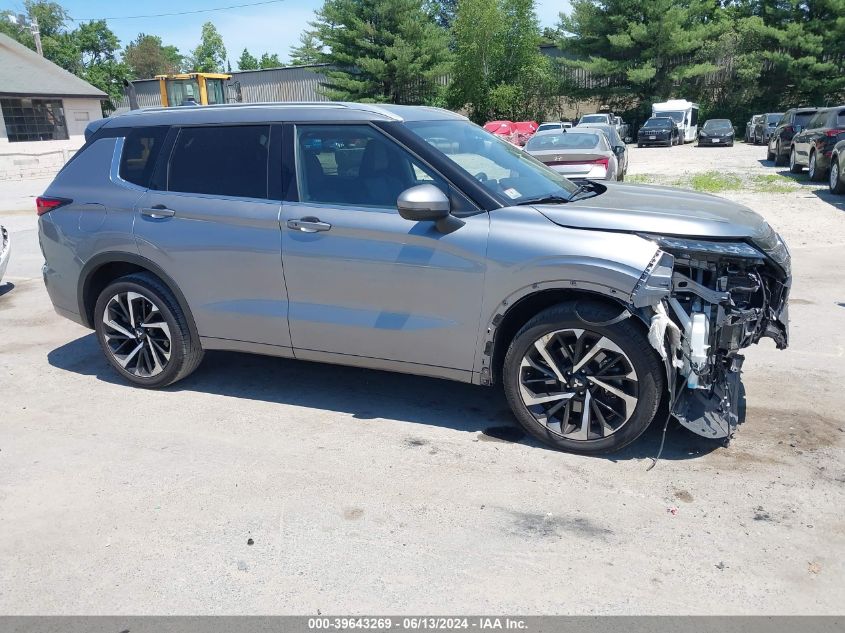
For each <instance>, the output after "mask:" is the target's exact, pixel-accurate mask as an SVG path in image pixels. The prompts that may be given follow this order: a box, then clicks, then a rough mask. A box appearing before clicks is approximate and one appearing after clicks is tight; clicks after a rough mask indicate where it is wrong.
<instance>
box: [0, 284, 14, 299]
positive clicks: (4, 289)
mask: <svg viewBox="0 0 845 633" xmlns="http://www.w3.org/2000/svg"><path fill="white" fill-rule="evenodd" d="M14 289H15V284H13V283H12V282H11V281H7V282H6V283H0V297H2V296H3V295H6V294H9V293H10V292H12V290H14Z"/></svg>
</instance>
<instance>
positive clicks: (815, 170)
mask: <svg viewBox="0 0 845 633" xmlns="http://www.w3.org/2000/svg"><path fill="white" fill-rule="evenodd" d="M807 175H808V176H809V177H810V180H812V181H813V182H819V181H820V180H824V177H825V175H826V174H825V173H824V170H821V169H819V165H818V159H817V158H816V152H815V151H813V152H810V160H809V163H808V165H807Z"/></svg>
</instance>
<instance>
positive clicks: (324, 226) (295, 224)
mask: <svg viewBox="0 0 845 633" xmlns="http://www.w3.org/2000/svg"><path fill="white" fill-rule="evenodd" d="M287 225H288V228H289V229H293V230H294V231H302V232H303V233H317V232H318V231H328V230H329V229H331V228H332V225H331V224H329V223H328V222H321V221H320V218H315V217H311V216H308V217H306V218H300V219H299V220H288V221H287Z"/></svg>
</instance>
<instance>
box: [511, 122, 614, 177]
mask: <svg viewBox="0 0 845 633" xmlns="http://www.w3.org/2000/svg"><path fill="white" fill-rule="evenodd" d="M525 151H526V152H528V153H529V154H531V155H532V156H533V157H534V158H536V159H537V160H539V161H541V162H543V163H545V164H546V165H547V166H548V167H551V168H552V169H554V170H555V171H556V172H559V173H561V174H564V175H566V176H568V177H570V178H590V179H593V180H618V179H619V176H618V174H619V161H618V160H617V159H616V155H615V154H614V153H613V149H612V148H611V147H610V142H609V141H608V140H607V136H606V135H605V134H604V132H602V131H601V130H597V129H584V130H579V129H578V128H573V129H571V130H568V131H566V132H555V131H549V132H537V133H536V134H535V135H534V136H533V137H531V140H530V141H528V143H526V145H525Z"/></svg>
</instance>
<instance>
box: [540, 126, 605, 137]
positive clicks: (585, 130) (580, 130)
mask: <svg viewBox="0 0 845 633" xmlns="http://www.w3.org/2000/svg"><path fill="white" fill-rule="evenodd" d="M603 131H604V130H602V129H600V128H599V127H592V126H591V127H587V126H586V125H584V126H579V127H573V128H569V129H567V130H564V131H563V132H561V131H560V130H539V131H538V132H536V133H535V134H534V136H533V137H532V138H536V137H538V136H559V135H560V134H597V133H599V132H603Z"/></svg>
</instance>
